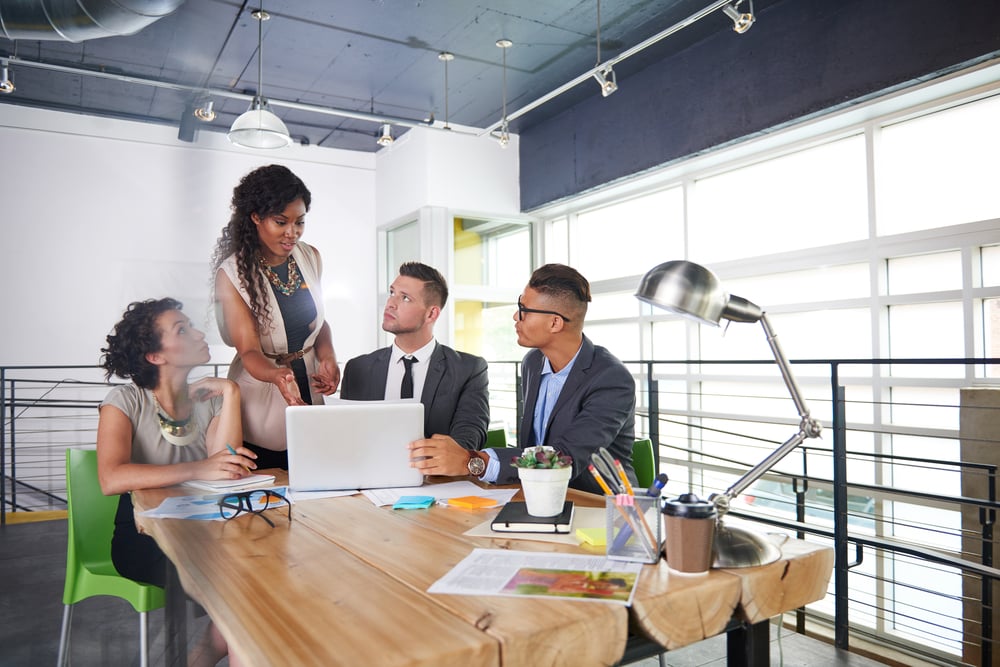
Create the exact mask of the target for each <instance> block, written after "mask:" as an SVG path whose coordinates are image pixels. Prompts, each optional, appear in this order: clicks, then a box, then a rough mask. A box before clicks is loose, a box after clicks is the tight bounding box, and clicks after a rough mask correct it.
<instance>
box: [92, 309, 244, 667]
mask: <svg viewBox="0 0 1000 667" xmlns="http://www.w3.org/2000/svg"><path fill="white" fill-rule="evenodd" d="M101 352H102V353H103V357H102V359H101V367H102V368H104V369H105V370H106V371H107V377H108V379H110V378H111V376H112V375H117V376H118V377H121V378H125V379H131V380H132V382H131V383H129V384H123V385H119V386H117V387H115V388H113V389H112V390H111V391H110V392H108V395H107V397H105V399H104V401H103V402H102V403H101V407H100V420H99V421H98V424H97V474H98V477H99V479H100V483H101V491H102V492H103V493H104V495H108V496H110V495H114V494H121V495H120V499H119V501H118V512H117V514H116V516H115V530H114V534H113V537H112V538H111V560H112V562H113V563H114V565H115V568H116V569H117V570H118V573H119V574H121V575H122V576H124V577H128V578H129V579H133V580H135V581H140V582H143V583H150V584H155V585H157V586H161V587H162V586H164V584H165V583H166V573H167V570H166V563H167V559H166V556H165V555H164V554H163V552H162V551H161V550H160V548H159V547H158V546H157V545H156V542H155V541H154V540H153V538H151V537H149V536H148V535H143V534H140V533H139V532H138V531H137V530H136V526H135V515H134V511H133V508H132V499H131V496H130V495H129V492H130V491H132V490H134V489H149V488H157V487H163V486H172V485H174V484H179V483H181V482H184V481H187V480H189V479H205V480H213V479H216V480H217V479H239V478H240V477H244V476H246V475H247V474H248V472H247V469H246V468H256V467H257V465H256V464H255V463H254V461H253V458H254V455H253V454H252V453H251V452H249V451H247V450H246V449H244V448H242V447H239V443H240V442H241V441H242V438H243V428H242V426H241V422H240V390H239V387H237V386H236V384H235V383H234V382H232V381H230V380H225V379H223V378H216V377H207V378H202V379H201V380H197V381H195V382H192V383H191V384H188V375H189V374H190V373H191V370H192V369H193V368H195V367H196V366H200V365H202V364H205V363H207V362H208V361H209V352H208V345H206V344H205V334H203V333H202V332H200V331H198V330H197V329H195V328H194V327H192V326H191V321H190V320H189V319H188V318H187V316H185V315H184V313H182V312H181V304H180V302H178V301H175V300H174V299H169V298H167V299H156V300H154V299H150V300H148V301H137V302H135V303H132V304H129V307H128V309H127V310H126V311H125V313H124V315H123V316H122V319H121V321H120V322H118V324H116V325H115V328H114V332H113V333H112V334H110V335H109V336H108V337H107V347H105V348H101ZM227 443H233V444H234V445H235V446H236V447H237V449H236V451H237V452H238V454H230V453H228V450H227V449H226V444H227ZM244 466H246V468H244ZM226 652H227V647H226V643H225V640H224V639H223V638H222V636H221V635H220V634H219V633H218V632H217V631H216V629H215V625H214V624H212V625H210V626H209V628H208V630H207V632H206V634H205V637H204V638H203V639H202V641H201V642H200V643H199V645H198V647H197V648H196V649H195V651H194V653H192V656H191V664H195V665H214V664H215V663H216V662H217V661H218V660H219V659H220V658H221V657H222V656H224V655H225V654H226ZM230 664H235V663H233V662H230Z"/></svg>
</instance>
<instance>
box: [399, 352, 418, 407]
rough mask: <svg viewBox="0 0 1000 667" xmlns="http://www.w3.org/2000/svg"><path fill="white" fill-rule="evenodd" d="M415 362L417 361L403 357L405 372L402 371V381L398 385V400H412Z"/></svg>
mask: <svg viewBox="0 0 1000 667" xmlns="http://www.w3.org/2000/svg"><path fill="white" fill-rule="evenodd" d="M417 361H419V360H418V359H415V358H413V357H403V365H404V366H406V370H404V371H403V381H402V382H401V383H400V385H399V397H400V398H413V364H415V363H417Z"/></svg>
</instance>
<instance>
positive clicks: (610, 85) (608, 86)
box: [594, 65, 618, 97]
mask: <svg viewBox="0 0 1000 667" xmlns="http://www.w3.org/2000/svg"><path fill="white" fill-rule="evenodd" d="M594 78H595V79H597V83H599V84H601V95H604V97H607V96H608V95H610V94H611V93H613V92H615V91H616V90H618V81H617V80H616V79H615V70H614V69H612V67H611V65H608V66H607V67H605V68H604V69H602V70H601V71H600V72H594Z"/></svg>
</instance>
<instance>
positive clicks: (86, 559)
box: [66, 449, 118, 569]
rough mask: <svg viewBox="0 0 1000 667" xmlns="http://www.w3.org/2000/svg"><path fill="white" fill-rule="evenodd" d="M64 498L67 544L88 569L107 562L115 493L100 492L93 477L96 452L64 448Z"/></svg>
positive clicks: (109, 550) (116, 502) (95, 477)
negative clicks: (67, 521)
mask: <svg viewBox="0 0 1000 667" xmlns="http://www.w3.org/2000/svg"><path fill="white" fill-rule="evenodd" d="M66 499H67V505H68V506H69V548H70V549H71V550H73V553H74V554H75V556H76V559H77V561H79V562H80V563H81V564H83V565H84V566H85V567H88V569H93V568H92V567H90V566H92V565H96V564H104V563H110V562H111V536H112V533H113V532H114V523H115V512H116V511H117V510H118V496H106V495H104V494H103V493H101V485H100V483H99V482H98V480H97V452H96V451H95V450H93V449H67V450H66Z"/></svg>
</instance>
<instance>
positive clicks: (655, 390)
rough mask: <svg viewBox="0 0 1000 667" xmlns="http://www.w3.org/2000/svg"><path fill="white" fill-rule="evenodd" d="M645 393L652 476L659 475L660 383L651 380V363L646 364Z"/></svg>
mask: <svg viewBox="0 0 1000 667" xmlns="http://www.w3.org/2000/svg"><path fill="white" fill-rule="evenodd" d="M646 392H647V396H648V398H647V399H646V400H647V403H648V406H649V418H648V419H649V440H650V442H652V443H653V452H654V456H653V474H654V476H656V475H659V474H660V383H659V382H658V381H657V380H655V379H654V378H653V362H652V361H647V362H646Z"/></svg>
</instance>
